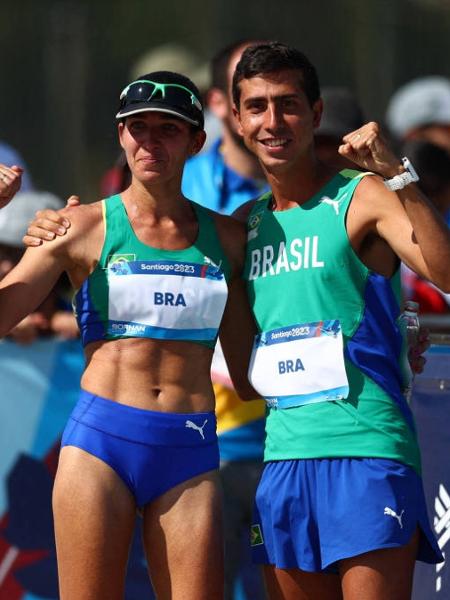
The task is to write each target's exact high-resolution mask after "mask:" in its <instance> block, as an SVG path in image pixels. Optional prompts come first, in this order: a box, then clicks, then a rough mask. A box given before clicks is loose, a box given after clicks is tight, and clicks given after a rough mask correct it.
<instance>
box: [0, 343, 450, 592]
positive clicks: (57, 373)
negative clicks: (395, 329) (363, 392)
mask: <svg viewBox="0 0 450 600" xmlns="http://www.w3.org/2000/svg"><path fill="white" fill-rule="evenodd" d="M449 342H450V340H447V344H443V345H434V346H432V347H431V348H430V350H429V351H428V352H427V364H426V368H425V370H424V373H423V374H422V375H420V376H417V377H416V379H415V382H414V386H413V394H412V400H411V406H412V409H413V412H414V414H415V418H416V422H417V428H418V433H419V438H420V443H421V448H422V458H423V467H424V484H425V493H426V497H427V504H428V509H429V514H430V519H431V523H432V524H433V525H434V528H435V532H436V536H437V538H438V540H439V544H440V546H441V549H442V550H443V552H444V554H445V553H446V552H448V551H450V544H449V540H450V462H449V460H448V455H449V449H450V422H449V418H448V417H449V415H450V344H449ZM83 364H84V359H83V355H82V351H81V347H80V345H79V343H78V342H74V341H58V340H44V341H38V342H35V343H34V344H33V345H32V346H28V347H23V346H17V345H16V344H14V343H13V342H9V341H0V381H1V393H0V431H1V435H0V478H1V480H2V486H0V600H44V599H47V600H49V599H50V600H51V599H55V600H57V598H58V592H57V577H56V558H55V546H54V539H53V521H52V517H51V508H50V507H51V488H52V483H53V476H54V473H55V470H56V463H57V457H58V450H59V439H60V435H61V433H62V429H63V427H64V424H65V422H66V420H67V417H68V415H69V413H70V411H71V409H72V407H73V406H74V404H75V402H76V399H77V396H78V388H79V379H80V375H81V372H82V369H83ZM236 591H237V595H238V596H239V597H240V598H242V597H243V591H242V589H238V590H236ZM152 597H153V594H152V591H151V589H150V585H149V582H148V575H147V571H146V567H145V562H144V558H143V551H142V546H141V541H140V535H139V523H138V525H137V528H136V535H135V538H134V542H133V547H132V551H131V556H130V561H129V568H128V575H127V586H126V596H125V599H126V600H142V598H148V599H151V598H152ZM424 598H426V599H427V600H434V599H436V600H447V599H448V598H450V567H449V566H448V565H447V562H444V563H441V565H438V566H437V567H436V566H430V565H424V564H422V563H418V565H417V568H416V575H415V581H414V593H413V600H423V599H424Z"/></svg>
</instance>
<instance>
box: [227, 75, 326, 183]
mask: <svg viewBox="0 0 450 600" xmlns="http://www.w3.org/2000/svg"><path fill="white" fill-rule="evenodd" d="M239 85H240V89H241V98H240V106H239V111H237V110H236V111H235V112H236V115H237V117H238V120H239V132H240V134H241V135H244V132H245V136H244V139H245V143H246V146H247V147H248V148H249V150H251V151H252V152H253V153H254V154H255V155H256V156H257V157H258V159H259V161H260V162H261V165H262V167H263V169H264V171H265V172H266V175H267V176H269V175H273V176H278V175H281V174H286V173H287V172H289V171H290V170H291V169H292V166H293V165H294V164H299V165H300V164H304V165H305V166H306V164H308V165H310V164H312V163H314V162H315V158H314V154H313V139H314V129H315V128H317V127H318V125H319V123H320V116H321V114H322V101H321V100H320V99H319V100H317V101H316V102H315V103H314V105H313V106H311V105H310V103H309V101H308V98H307V96H306V94H305V92H304V91H303V89H302V87H301V83H300V77H299V73H298V71H294V70H285V71H279V72H276V73H268V74H265V75H264V77H252V78H251V79H244V80H242V81H241V82H240V84H239Z"/></svg>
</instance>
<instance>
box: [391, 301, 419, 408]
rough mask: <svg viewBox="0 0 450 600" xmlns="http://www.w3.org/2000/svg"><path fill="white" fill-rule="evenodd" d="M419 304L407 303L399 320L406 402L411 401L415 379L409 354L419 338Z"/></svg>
mask: <svg viewBox="0 0 450 600" xmlns="http://www.w3.org/2000/svg"><path fill="white" fill-rule="evenodd" d="M418 311H419V304H418V303H417V302H413V301H412V300H407V301H406V302H405V310H404V311H403V312H402V313H401V315H400V316H399V318H398V322H397V323H398V326H399V329H400V331H401V333H402V335H403V353H402V362H403V370H404V389H403V393H404V395H405V398H406V400H407V401H408V402H409V401H410V400H411V393H412V384H413V379H414V373H413V372H412V369H411V366H410V364H409V360H408V353H409V350H410V349H411V348H413V347H414V346H416V344H417V341H418V338H419V329H420V323H419V317H418V314H417V313H418Z"/></svg>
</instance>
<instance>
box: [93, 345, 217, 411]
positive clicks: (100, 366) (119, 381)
mask: <svg viewBox="0 0 450 600" xmlns="http://www.w3.org/2000/svg"><path fill="white" fill-rule="evenodd" d="M211 359H212V350H211V349H210V348H208V347H206V346H203V345H201V344H196V343H192V342H181V341H171V340H153V339H136V338H124V339H119V340H113V341H99V342H92V343H90V344H88V346H87V347H86V361H87V367H86V370H85V372H84V374H83V377H82V379H81V387H82V388H83V389H85V390H86V391H88V392H91V393H92V394H95V395H97V396H102V397H103V398H107V399H109V400H114V401H116V402H119V403H120V404H126V405H129V406H134V407H136V408H142V409H145V410H155V411H160V412H171V413H193V412H207V411H211V410H214V393H213V389H212V384H211V377H210V367H211Z"/></svg>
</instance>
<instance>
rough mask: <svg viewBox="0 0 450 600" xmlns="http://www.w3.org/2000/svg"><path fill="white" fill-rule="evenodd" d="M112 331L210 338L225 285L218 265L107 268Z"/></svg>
mask: <svg viewBox="0 0 450 600" xmlns="http://www.w3.org/2000/svg"><path fill="white" fill-rule="evenodd" d="M108 284H109V299H108V311H109V325H108V332H109V333H111V334H121V335H132V336H135V337H155V338H168V339H184V340H189V339H193V340H199V339H200V340H214V339H215V337H216V336H217V332H218V329H219V325H220V321H221V318H222V314H223V311H224V308H225V304H226V301H227V293H228V287H227V284H226V281H225V277H224V275H223V273H222V271H221V270H220V269H219V268H218V267H215V268H213V267H211V266H210V265H207V264H205V265H201V264H197V263H190V262H181V261H174V260H159V261H158V260H156V261H155V260H154V261H143V260H141V261H129V262H114V263H112V265H110V266H109V267H108Z"/></svg>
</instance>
